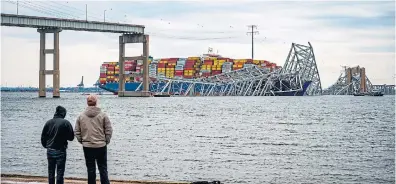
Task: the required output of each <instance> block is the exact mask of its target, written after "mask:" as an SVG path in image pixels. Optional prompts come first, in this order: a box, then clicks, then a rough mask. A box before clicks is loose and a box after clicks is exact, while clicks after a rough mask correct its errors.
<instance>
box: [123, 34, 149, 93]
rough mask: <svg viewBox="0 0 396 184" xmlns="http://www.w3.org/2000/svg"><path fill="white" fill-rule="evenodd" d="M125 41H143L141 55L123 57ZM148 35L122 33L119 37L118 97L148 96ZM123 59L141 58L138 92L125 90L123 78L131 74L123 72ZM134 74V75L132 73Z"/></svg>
mask: <svg viewBox="0 0 396 184" xmlns="http://www.w3.org/2000/svg"><path fill="white" fill-rule="evenodd" d="M127 43H143V55H142V56H135V57H125V44H127ZM148 58H149V36H148V35H143V34H123V35H121V36H120V37H119V66H120V74H119V87H118V96H119V97H149V96H151V95H150V91H149V80H150V79H149V71H148V68H149V67H148ZM125 60H143V90H142V91H140V92H134V91H125V78H126V77H129V76H131V74H125ZM132 76H135V75H132Z"/></svg>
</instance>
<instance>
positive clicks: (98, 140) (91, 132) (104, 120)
mask: <svg viewBox="0 0 396 184" xmlns="http://www.w3.org/2000/svg"><path fill="white" fill-rule="evenodd" d="M74 129H75V130H74V131H75V134H76V138H77V140H78V142H80V143H81V144H82V145H83V146H84V147H88V148H101V147H104V146H106V145H107V144H109V143H110V139H111V135H112V133H113V129H112V127H111V123H110V119H109V117H108V116H107V115H106V114H105V113H104V112H102V111H101V109H100V108H98V107H95V106H88V107H87V108H86V109H85V111H84V112H83V113H81V114H80V116H78V118H77V121H76V126H75V128H74Z"/></svg>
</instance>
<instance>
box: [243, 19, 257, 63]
mask: <svg viewBox="0 0 396 184" xmlns="http://www.w3.org/2000/svg"><path fill="white" fill-rule="evenodd" d="M248 27H249V28H251V29H252V30H251V31H250V32H247V33H246V34H247V35H249V34H251V35H252V59H253V58H254V43H253V40H254V36H253V35H255V34H258V33H259V32H258V31H254V29H257V26H256V25H249V26H248Z"/></svg>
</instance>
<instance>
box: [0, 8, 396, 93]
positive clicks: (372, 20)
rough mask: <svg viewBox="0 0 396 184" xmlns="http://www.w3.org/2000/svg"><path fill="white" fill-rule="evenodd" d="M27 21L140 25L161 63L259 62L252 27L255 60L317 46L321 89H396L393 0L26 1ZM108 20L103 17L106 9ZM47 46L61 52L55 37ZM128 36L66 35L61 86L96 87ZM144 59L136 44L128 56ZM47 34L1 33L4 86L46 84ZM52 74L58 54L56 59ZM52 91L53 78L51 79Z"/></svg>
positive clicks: (9, 10)
mask: <svg viewBox="0 0 396 184" xmlns="http://www.w3.org/2000/svg"><path fill="white" fill-rule="evenodd" d="M18 4H19V6H18V13H19V14H22V15H35V16H47V17H62V18H74V19H83V20H85V19H86V14H85V8H86V5H87V12H88V13H87V18H88V20H96V21H104V18H105V21H106V22H119V23H129V24H139V25H144V26H145V32H146V33H147V34H149V35H150V55H151V56H153V57H154V58H163V57H166V58H167V57H188V56H197V55H200V54H203V53H206V52H207V50H208V47H212V48H213V49H214V50H215V51H216V52H217V51H218V53H219V54H221V55H223V56H227V57H231V58H250V57H251V36H248V35H247V34H246V32H248V31H249V29H248V25H257V30H255V31H258V32H259V33H258V34H257V35H254V36H255V39H254V52H255V55H254V58H255V59H265V60H269V61H271V62H275V63H277V64H278V65H280V66H283V64H284V63H285V61H286V58H287V55H288V52H289V50H290V47H291V44H292V43H298V44H302V45H308V42H310V43H311V44H312V46H313V49H314V53H315V57H316V62H317V66H318V70H319V73H320V78H321V82H322V87H323V88H326V87H328V86H330V85H332V84H333V83H335V82H336V80H337V78H338V77H339V76H340V73H341V70H342V66H351V67H353V66H357V65H359V66H361V67H365V68H366V73H367V76H368V77H369V79H370V81H371V82H372V83H373V84H395V73H396V72H395V2H394V1H372V2H369V1H272V2H270V1H259V0H257V1H253V0H244V1H225V0H222V1H220V0H218V1H214V0H213V1H168V2H166V1H23V0H22V1H21V0H20V1H19V3H18ZM105 10H106V16H105V17H104V11H105ZM1 11H2V13H10V14H16V11H17V6H16V0H4V1H3V0H2V1H1ZM47 35H48V36H47V41H46V44H47V46H48V47H49V48H52V47H53V46H52V44H53V36H52V35H51V34H47ZM118 36H119V34H110V33H92V32H81V31H62V32H61V33H60V74H61V77H60V81H61V86H64V87H66V86H67V87H70V86H76V85H77V84H79V83H80V80H81V76H84V84H85V86H92V85H93V84H94V83H95V82H96V80H97V79H98V77H99V67H100V65H101V64H102V63H103V62H106V61H117V60H118ZM141 53H142V45H141V44H128V45H127V46H126V56H136V55H140V54H141ZM38 69H39V33H37V30H36V29H33V28H16V27H5V26H2V27H1V85H2V86H34V87H37V86H38ZM47 69H52V56H51V55H49V56H47ZM46 80H47V85H49V86H52V76H51V75H48V76H47V77H46Z"/></svg>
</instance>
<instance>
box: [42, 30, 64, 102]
mask: <svg viewBox="0 0 396 184" xmlns="http://www.w3.org/2000/svg"><path fill="white" fill-rule="evenodd" d="M61 31H62V30H61V29H38V30H37V32H39V33H40V69H39V70H40V71H39V97H46V88H45V86H46V81H45V75H52V76H53V92H52V93H53V98H59V97H60V92H59V88H60V71H59V33H60V32H61ZM46 33H53V34H54V48H53V49H46V48H45V35H46ZM46 54H53V56H54V60H53V62H54V63H53V65H54V68H53V70H46V58H45V56H46Z"/></svg>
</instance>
